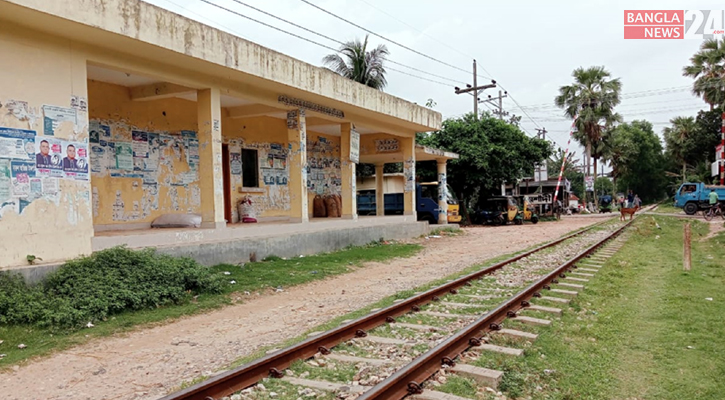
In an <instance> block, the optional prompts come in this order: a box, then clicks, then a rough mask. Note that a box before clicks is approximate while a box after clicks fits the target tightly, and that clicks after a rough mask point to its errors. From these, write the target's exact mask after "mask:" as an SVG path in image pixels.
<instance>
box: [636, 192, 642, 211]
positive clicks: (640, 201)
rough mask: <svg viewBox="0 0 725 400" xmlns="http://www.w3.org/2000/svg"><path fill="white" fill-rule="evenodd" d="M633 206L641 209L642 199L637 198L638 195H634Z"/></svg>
mask: <svg viewBox="0 0 725 400" xmlns="http://www.w3.org/2000/svg"><path fill="white" fill-rule="evenodd" d="M634 206H635V207H639V208H642V199H640V198H639V195H637V194H635V195H634Z"/></svg>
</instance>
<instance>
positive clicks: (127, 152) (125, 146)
mask: <svg viewBox="0 0 725 400" xmlns="http://www.w3.org/2000/svg"><path fill="white" fill-rule="evenodd" d="M115 147H116V169H120V170H124V171H133V146H132V145H131V143H123V142H116V145H115Z"/></svg>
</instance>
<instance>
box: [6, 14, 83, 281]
mask: <svg viewBox="0 0 725 400" xmlns="http://www.w3.org/2000/svg"><path fill="white" fill-rule="evenodd" d="M0 54H2V57H0V104H2V107H1V108H0V127H3V128H18V129H25V130H32V131H34V132H35V133H36V137H35V138H34V140H32V142H33V143H34V142H35V141H37V142H38V143H39V142H40V140H42V139H43V135H44V129H43V126H44V125H43V116H44V109H43V106H44V105H51V106H59V107H64V108H69V107H71V97H72V96H80V97H83V99H84V100H85V96H86V78H85V73H86V72H85V59H84V58H82V57H81V56H80V55H78V54H77V53H74V52H73V46H72V45H71V44H70V43H69V42H68V41H63V40H58V39H54V38H51V37H46V36H43V35H41V34H38V33H36V32H30V33H29V32H23V31H18V30H17V29H14V28H10V27H8V26H7V25H6V24H4V23H3V24H0ZM12 100H14V101H15V102H13V101H12ZM22 102H25V103H22ZM87 125H88V116H87V113H86V112H85V111H81V110H76V121H67V122H63V123H61V124H60V125H59V126H57V129H56V130H55V131H54V136H52V138H55V139H59V140H67V141H76V142H83V141H85V140H86V139H87V138H88V131H87ZM3 142H4V143H3V146H0V147H3V148H7V144H8V143H12V142H8V141H7V140H3ZM24 145H25V143H24V144H23V146H24ZM31 146H32V145H31ZM31 146H29V147H28V150H29V151H28V153H29V154H28V157H27V158H25V160H23V159H22V158H18V156H19V155H18V154H16V155H15V157H16V158H14V159H13V160H11V161H15V162H22V161H26V162H27V161H34V160H35V150H34V149H33V147H31ZM3 160H9V157H8V154H7V153H5V154H2V155H0V181H1V182H0V197H2V198H0V268H4V267H8V266H14V265H21V264H26V263H27V261H26V257H27V256H28V255H34V256H36V257H38V258H42V260H43V262H52V261H58V260H63V259H66V258H70V257H76V256H78V255H80V254H88V253H90V252H91V237H92V236H93V226H92V216H91V196H90V182H89V181H88V180H78V179H73V178H68V177H65V176H63V177H50V178H47V179H37V178H36V179H33V178H32V177H31V179H30V183H31V186H30V195H27V192H25V189H27V188H25V189H23V188H22V186H23V185H22V182H21V181H23V179H24V178H20V179H18V178H17V177H16V178H12V177H8V176H7V175H6V167H7V164H8V161H3ZM29 172H30V174H35V173H36V172H37V171H36V170H35V168H34V167H32V169H31V170H30V171H29ZM14 184H17V186H16V187H14V188H13V189H11V190H12V192H11V193H8V189H9V185H11V186H15V185H14ZM54 187H57V190H54ZM8 195H9V196H8ZM17 195H21V196H20V197H19V196H17ZM21 203H22V204H21ZM21 206H22V207H23V209H22V211H21V210H20V207H21Z"/></svg>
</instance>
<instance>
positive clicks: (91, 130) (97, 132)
mask: <svg viewBox="0 0 725 400" xmlns="http://www.w3.org/2000/svg"><path fill="white" fill-rule="evenodd" d="M109 140H111V127H110V126H108V125H103V124H101V123H100V122H98V121H91V122H90V124H89V126H88V141H89V142H91V143H101V141H104V142H106V141H109Z"/></svg>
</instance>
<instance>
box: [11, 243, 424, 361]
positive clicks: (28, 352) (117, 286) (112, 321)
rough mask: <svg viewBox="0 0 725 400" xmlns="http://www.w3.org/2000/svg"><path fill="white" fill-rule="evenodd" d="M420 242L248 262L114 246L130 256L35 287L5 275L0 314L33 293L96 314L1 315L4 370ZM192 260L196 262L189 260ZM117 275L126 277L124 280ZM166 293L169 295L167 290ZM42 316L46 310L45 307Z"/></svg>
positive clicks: (402, 251)
mask: <svg viewBox="0 0 725 400" xmlns="http://www.w3.org/2000/svg"><path fill="white" fill-rule="evenodd" d="M420 248H421V246H419V245H414V244H398V243H392V244H387V245H385V244H379V243H375V244H370V245H368V246H361V247H350V248H347V249H345V250H342V251H338V252H334V253H327V254H319V255H313V256H306V257H302V258H294V259H290V260H284V259H281V258H270V261H266V262H256V263H247V264H245V265H243V266H234V265H220V266H216V267H212V268H206V267H201V266H198V265H197V264H195V263H193V261H190V260H185V259H172V258H170V257H166V256H159V258H154V259H153V260H152V261H148V260H147V259H148V258H149V257H152V256H150V255H149V253H148V251H133V252H132V251H130V250H119V249H112V250H114V251H117V252H120V251H123V252H130V253H129V254H126V253H124V254H126V255H125V256H124V254H120V253H119V254H120V256H121V257H115V258H113V259H112V260H106V259H105V258H101V259H100V260H102V261H103V262H102V263H91V261H93V260H96V261H98V259H92V257H89V258H86V259H80V260H74V261H71V262H70V263H68V265H67V266H66V267H64V268H62V269H61V270H60V271H59V272H58V273H57V274H54V275H52V276H51V277H50V278H49V279H48V281H47V282H46V283H44V284H43V285H41V286H37V287H32V288H29V287H27V286H26V285H24V284H23V283H22V282H18V281H17V280H12V279H10V278H8V277H6V278H5V281H3V282H4V285H5V286H2V288H0V314H1V315H2V317H3V318H8V315H10V314H9V313H7V312H5V311H4V310H5V309H4V308H3V307H7V308H9V307H13V309H14V310H19V311H14V314H13V315H19V316H21V317H22V316H24V315H34V314H31V313H29V312H20V311H23V310H25V309H26V308H27V307H28V306H27V303H28V302H27V301H25V299H28V298H29V299H31V300H33V299H41V300H42V302H41V301H39V302H38V305H46V309H45V311H46V312H49V311H52V310H55V309H56V308H54V307H58V306H57V305H54V304H53V300H56V299H58V298H60V299H61V302H60V305H64V304H68V303H69V302H70V301H71V300H74V301H76V302H77V304H79V305H80V306H79V307H78V308H79V309H80V310H91V311H94V312H97V313H96V314H93V315H95V317H94V316H93V315H91V314H83V315H82V317H77V318H76V320H75V322H74V323H73V324H65V325H61V324H53V323H42V324H39V323H31V322H33V321H34V320H32V319H29V318H27V319H26V320H24V321H25V323H16V322H15V321H18V320H17V319H16V320H10V321H8V320H6V321H5V322H0V340H2V341H3V343H2V344H0V354H4V355H5V356H4V357H0V369H2V368H6V367H8V366H10V365H13V364H17V363H20V362H24V361H26V360H28V359H30V358H32V357H37V356H42V355H47V354H49V353H52V352H53V351H58V350H63V349H67V348H69V347H72V346H75V345H79V344H82V343H85V342H87V341H88V340H90V339H92V338H96V337H103V336H109V335H113V334H116V333H121V332H126V331H129V330H132V329H134V328H137V327H139V326H148V325H149V324H153V323H166V322H169V321H170V320H173V319H175V318H179V317H182V316H186V315H192V314H197V313H201V312H204V311H208V310H210V309H214V308H219V307H221V306H224V305H227V304H230V303H232V302H233V301H235V300H236V299H239V298H240V295H237V294H235V293H237V292H240V293H241V292H245V291H246V292H253V291H264V290H269V288H274V289H276V288H279V287H282V288H286V287H289V286H293V285H299V284H303V283H306V282H310V281H312V280H318V279H324V278H325V277H328V276H332V275H339V274H343V273H346V272H349V271H351V270H352V269H354V268H357V267H359V266H361V265H362V264H363V263H365V262H369V261H385V260H388V259H391V258H395V257H410V256H412V255H414V254H415V253H416V252H417V251H419V250H420ZM101 253H103V252H101ZM97 254H100V253H97ZM119 254H116V253H113V254H112V255H114V256H119ZM109 255H111V254H109ZM93 257H96V255H94V256H93ZM124 257H125V258H124ZM113 260H116V261H113ZM118 260H122V262H120V261H119V263H121V264H122V265H121V266H119V267H118V268H111V267H109V263H112V262H117V261H118ZM124 260H125V261H124ZM129 260H130V261H129ZM144 260H146V262H147V264H148V265H149V266H152V267H154V268H149V269H148V270H147V271H146V272H147V274H141V272H140V268H139V265H142V262H143V261H144ZM178 260H181V261H178ZM132 261H133V262H132ZM162 261H163V263H162ZM189 262H191V263H193V264H188V263H189ZM84 263H85V264H84ZM184 266H186V267H189V269H190V270H191V272H189V271H187V272H185V273H184V272H183V271H182V270H184V268H183V267H184ZM94 268H95V269H94ZM124 268H128V269H130V270H133V271H135V272H128V273H126V274H122V273H120V272H119V270H121V271H123V270H124ZM162 272H163V273H162ZM134 273H135V274H137V275H134V276H135V277H136V279H135V280H134V281H133V282H136V284H135V286H134V285H130V284H127V282H129V279H130V278H129V276H131V275H133V274H134ZM226 273H228V274H226ZM119 276H120V277H125V278H124V279H121V278H119ZM171 278H173V279H171ZM182 278H183V279H182ZM185 279H186V280H185ZM204 279H207V280H208V281H209V282H212V283H213V284H214V285H216V286H214V287H213V290H207V291H205V292H202V291H201V290H194V288H195V286H193V283H194V282H199V281H203V280H204ZM185 282H191V284H189V285H188V286H183V287H182V284H183V283H185ZM231 282H235V283H234V284H232V283H231ZM152 283H157V285H155V286H153V287H151V286H150V285H151V284H152ZM164 284H166V285H164ZM197 287H198V285H197ZM174 290H175V291H174ZM282 290H284V289H282ZM44 291H46V292H48V293H53V294H55V296H54V297H43V296H46V292H44ZM58 293H66V294H67V296H68V297H70V300H67V299H64V298H63V297H59V296H58ZM119 293H121V294H123V295H126V296H128V297H129V298H130V299H131V300H136V301H138V299H141V300H144V301H140V302H138V303H131V304H138V306H137V308H134V307H129V306H122V305H124V304H127V303H123V302H121V301H120V300H119V299H125V298H123V297H121V295H120V294H119ZM152 294H155V297H154V296H151V295H152ZM162 295H165V296H166V297H161V296H162ZM134 296H137V297H134ZM142 296H145V297H142ZM128 301H130V300H126V302H128ZM71 304H76V303H71ZM107 304H110V306H107ZM34 307H38V306H34ZM83 307H85V308H83ZM114 307H115V308H114ZM34 309H35V310H37V309H38V308H34ZM60 310H61V311H64V310H66V308H60ZM72 310H75V309H72ZM72 310H71V311H72ZM40 311H43V310H40ZM99 311H100V312H99ZM40 315H41V316H45V315H46V314H40ZM59 315H62V314H54V316H52V318H53V319H50V321H51V322H52V321H54V320H58V319H59ZM71 315H74V314H71ZM14 318H19V317H14ZM49 318H50V317H49ZM89 320H90V321H92V322H93V324H94V325H95V326H94V327H93V328H85V327H82V326H84V324H85V323H87V322H88V321H89ZM19 321H23V320H19ZM60 321H61V322H63V321H62V320H60ZM20 344H24V345H25V346H27V347H26V348H24V349H18V347H17V346H18V345H20Z"/></svg>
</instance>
